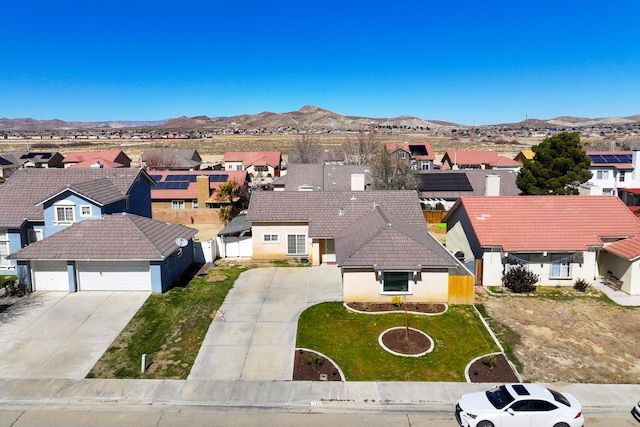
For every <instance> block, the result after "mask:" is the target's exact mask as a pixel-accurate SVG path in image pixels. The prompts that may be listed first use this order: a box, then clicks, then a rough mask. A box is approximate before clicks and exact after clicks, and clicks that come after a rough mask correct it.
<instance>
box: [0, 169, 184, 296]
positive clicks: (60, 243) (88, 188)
mask: <svg viewBox="0 0 640 427" xmlns="http://www.w3.org/2000/svg"><path fill="white" fill-rule="evenodd" d="M152 183H153V180H152V179H151V178H150V177H149V175H148V174H147V173H146V172H145V171H143V170H141V169H129V168H119V169H117V170H115V169H93V168H87V169H19V170H18V171H16V172H15V173H14V174H13V175H12V176H11V178H9V179H8V180H7V181H6V183H5V184H4V185H2V187H0V199H1V200H3V203H2V205H0V274H4V275H7V274H8V275H17V276H18V277H19V280H20V281H21V282H22V283H25V284H28V285H29V286H30V288H31V290H67V291H71V292H75V291H78V290H95V289H102V290H150V291H153V292H163V291H165V290H166V289H168V288H169V287H170V285H171V284H172V283H173V281H174V280H175V279H176V278H177V277H178V276H179V275H180V274H182V272H183V271H184V270H185V269H186V268H187V267H188V266H189V265H190V264H191V263H192V261H193V249H192V245H193V243H192V242H191V238H192V237H193V236H194V235H195V233H196V230H193V229H190V228H187V227H183V226H177V225H171V224H166V223H163V222H159V221H154V220H152V219H150V217H151V197H150V187H151V185H152ZM178 237H180V238H181V239H184V240H180V243H181V245H182V246H181V245H178V244H177V241H176V239H178ZM171 238H173V240H172V241H167V239H171ZM143 246H144V247H143ZM133 248H135V250H132V249H133ZM178 252H180V255H179V256H178Z"/></svg>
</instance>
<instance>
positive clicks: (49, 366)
mask: <svg viewBox="0 0 640 427" xmlns="http://www.w3.org/2000/svg"><path fill="white" fill-rule="evenodd" d="M148 296H149V293H148V292H100V291H96V292H78V293H68V292H35V293H33V294H29V295H27V296H26V297H23V298H20V299H19V300H17V301H16V302H15V303H14V304H13V305H12V306H11V307H10V308H8V309H7V310H5V311H3V312H2V313H0V351H1V352H2V357H0V372H2V377H3V378H71V379H82V378H84V377H85V376H86V375H87V374H88V373H89V371H90V370H91V368H93V365H95V363H96V362H97V361H98V359H99V358H100V356H102V354H103V353H104V352H105V351H106V349H107V348H108V346H109V345H110V344H111V343H112V342H113V340H114V339H115V338H116V337H117V336H118V334H119V333H120V331H121V330H122V329H123V328H124V327H125V325H126V324H127V323H128V322H129V320H130V319H131V317H133V315H134V314H135V313H136V312H137V311H138V309H139V308H140V306H141V305H142V304H143V303H144V301H145V300H146V299H147V297H148Z"/></svg>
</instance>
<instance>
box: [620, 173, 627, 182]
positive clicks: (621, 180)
mask: <svg viewBox="0 0 640 427" xmlns="http://www.w3.org/2000/svg"><path fill="white" fill-rule="evenodd" d="M625 175H626V172H625V171H620V178H619V181H620V182H624V178H625Z"/></svg>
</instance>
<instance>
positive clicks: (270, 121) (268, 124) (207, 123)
mask: <svg viewBox="0 0 640 427" xmlns="http://www.w3.org/2000/svg"><path fill="white" fill-rule="evenodd" d="M627 125H630V126H634V127H635V126H637V125H640V115H635V116H629V117H605V118H581V117H570V116H561V117H556V118H554V119H548V120H540V119H527V120H525V121H522V122H517V123H502V124H494V125H483V126H474V127H508V128H530V129H532V128H533V129H535V128H581V127H603V126H604V127H606V126H627ZM142 127H144V128H149V129H155V130H173V131H206V130H211V131H222V130H243V131H247V130H263V131H267V132H272V131H278V130H285V131H286V130H297V131H301V130H304V131H340V130H344V131H355V130H360V129H366V128H375V127H377V128H389V129H414V130H437V129H443V130H444V129H451V128H466V127H469V126H464V125H460V124H456V123H451V122H445V121H439V120H425V119H421V118H418V117H412V116H399V117H393V118H369V117H359V116H345V115H342V114H338V113H335V112H332V111H329V110H325V109H322V108H319V107H315V106H312V105H306V106H304V107H302V108H300V109H299V110H296V111H291V112H287V113H272V112H263V113H259V114H243V115H239V116H233V117H214V118H212V117H207V116H195V117H185V116H182V117H177V118H173V119H167V120H155V121H102V122H66V121H62V120H57V119H53V120H36V119H32V118H23V119H7V118H0V131H46V130H72V129H121V128H142Z"/></svg>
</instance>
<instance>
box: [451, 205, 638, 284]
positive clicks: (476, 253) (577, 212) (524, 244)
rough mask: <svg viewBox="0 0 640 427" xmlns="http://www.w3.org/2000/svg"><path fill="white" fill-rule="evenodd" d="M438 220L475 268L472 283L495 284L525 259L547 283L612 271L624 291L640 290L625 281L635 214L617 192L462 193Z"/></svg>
mask: <svg viewBox="0 0 640 427" xmlns="http://www.w3.org/2000/svg"><path fill="white" fill-rule="evenodd" d="M443 221H444V222H446V224H447V248H448V249H449V250H450V251H451V252H452V253H454V254H455V255H456V257H458V258H459V259H461V260H464V263H465V265H466V266H467V267H468V268H469V269H470V270H471V271H474V272H475V277H476V284H477V285H482V286H500V285H501V283H502V282H501V279H502V276H503V273H504V272H506V271H507V270H508V269H509V268H511V267H512V266H517V265H523V266H526V268H528V269H529V270H530V271H532V272H533V273H535V274H537V275H538V276H539V284H540V285H544V286H572V285H573V284H574V282H575V281H576V280H577V279H585V280H587V281H592V280H594V279H598V278H601V277H603V276H605V275H606V274H608V272H612V273H613V275H618V276H617V278H618V279H621V280H623V281H625V282H624V284H623V285H622V289H623V290H625V291H626V292H628V293H631V294H640V286H638V285H634V284H633V282H632V281H631V280H630V279H631V277H635V276H634V275H633V274H632V273H633V271H632V270H633V269H638V268H640V265H639V264H637V263H638V258H640V257H637V256H636V253H635V252H633V250H632V251H629V250H628V247H629V246H631V247H633V244H634V242H636V240H635V239H636V238H637V237H639V236H640V221H639V220H638V218H636V217H635V216H634V215H633V213H632V212H631V211H630V210H629V209H628V208H627V207H626V206H625V205H624V203H622V201H621V200H620V199H618V198H617V197H612V196H512V197H508V196H499V197H462V198H461V199H460V200H458V202H456V204H455V205H454V206H453V208H451V210H450V211H449V212H448V213H447V215H446V216H445V218H444V219H443ZM639 254H640V253H639ZM614 261H615V262H614ZM623 264H624V266H623ZM627 273H628V274H627Z"/></svg>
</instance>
